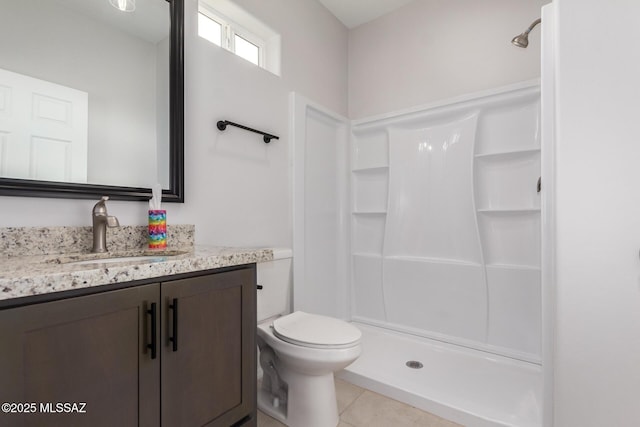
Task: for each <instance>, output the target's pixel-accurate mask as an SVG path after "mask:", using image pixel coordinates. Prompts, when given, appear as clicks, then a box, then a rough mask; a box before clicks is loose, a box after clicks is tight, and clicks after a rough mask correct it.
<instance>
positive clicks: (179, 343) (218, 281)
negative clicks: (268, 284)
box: [161, 267, 256, 427]
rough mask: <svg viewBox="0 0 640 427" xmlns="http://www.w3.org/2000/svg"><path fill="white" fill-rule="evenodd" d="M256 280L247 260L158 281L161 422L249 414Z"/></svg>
mask: <svg viewBox="0 0 640 427" xmlns="http://www.w3.org/2000/svg"><path fill="white" fill-rule="evenodd" d="M255 281H256V278H255V267H251V268H249V267H248V268H243V269H240V270H234V271H229V272H223V273H217V274H212V275H208V276H201V277H196V278H191V279H186V280H178V281H174V282H168V283H162V293H161V294H162V302H163V304H164V308H163V310H164V311H163V313H167V315H166V321H163V327H164V331H163V338H162V339H163V341H164V342H163V345H164V346H165V347H164V349H163V352H162V368H161V369H162V375H161V378H162V386H161V395H162V398H161V407H162V426H163V427H195V426H208V427H213V426H224V427H228V426H229V425H231V424H234V423H235V422H237V421H239V420H241V419H242V418H244V417H246V416H251V417H253V419H255V393H256V391H255V387H256V385H255V383H256V379H255V378H256V373H255V366H256V365H255V360H256V348H255V328H256V318H255V310H256V308H255V298H256V296H255V295H256V282H255ZM176 302H177V310H176Z"/></svg>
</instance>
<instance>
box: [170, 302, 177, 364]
mask: <svg viewBox="0 0 640 427" xmlns="http://www.w3.org/2000/svg"><path fill="white" fill-rule="evenodd" d="M169 309H170V310H171V311H172V312H173V336H172V337H169V341H171V342H172V343H173V351H178V298H174V299H173V301H172V303H171V304H169Z"/></svg>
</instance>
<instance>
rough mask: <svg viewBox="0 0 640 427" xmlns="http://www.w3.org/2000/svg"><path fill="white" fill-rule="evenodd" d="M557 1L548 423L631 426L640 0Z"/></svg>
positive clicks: (634, 409)
mask: <svg viewBox="0 0 640 427" xmlns="http://www.w3.org/2000/svg"><path fill="white" fill-rule="evenodd" d="M554 4H555V6H556V7H557V28H556V30H557V39H556V47H557V59H556V60H557V62H556V66H555V78H556V84H557V86H556V88H557V89H556V101H557V103H556V108H557V113H556V126H557V133H556V147H557V148H556V155H557V157H556V174H557V187H556V188H557V196H556V214H557V255H556V262H557V277H556V281H557V289H556V294H557V301H556V303H557V315H556V344H555V346H556V354H555V399H554V400H555V401H554V403H555V424H554V425H555V426H557V427H601V426H616V427H632V426H638V425H640V405H639V404H638V396H639V395H640V339H639V336H640V260H639V259H638V248H639V247H640V240H639V239H638V236H639V235H640V201H639V200H640V199H639V194H640V189H639V188H638V186H639V185H640V167H639V166H638V165H639V159H640V140H639V138H638V118H639V117H640V103H639V102H638V100H640V86H639V85H638V76H640V56H639V54H638V52H639V50H638V48H637V46H634V45H633V44H631V43H628V41H637V40H638V35H637V28H636V27H637V18H638V16H640V2H638V1H637V0H615V1H612V2H601V1H584V0H555V1H554ZM543 78H544V77H543Z"/></svg>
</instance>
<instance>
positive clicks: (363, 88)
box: [349, 0, 549, 119]
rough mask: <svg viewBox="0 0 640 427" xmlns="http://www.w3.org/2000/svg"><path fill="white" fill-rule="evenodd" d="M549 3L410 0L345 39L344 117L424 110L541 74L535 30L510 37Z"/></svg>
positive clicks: (533, 0)
mask: <svg viewBox="0 0 640 427" xmlns="http://www.w3.org/2000/svg"><path fill="white" fill-rule="evenodd" d="M545 3H549V0H527V1H521V0H516V1H514V0H482V1H477V0H456V1H451V0H428V1H425V0H415V1H413V2H411V3H409V4H408V5H406V6H404V7H402V8H400V9H398V10H396V11H395V12H392V13H391V14H389V15H385V16H383V17H381V18H378V19H376V20H374V21H372V22H370V23H367V24H364V25H361V26H359V27H357V28H355V29H353V30H352V31H351V32H350V33H349V117H350V118H352V119H358V118H362V117H367V116H371V115H375V114H382V113H387V112H390V111H397V110H400V109H404V108H408V107H413V106H417V105H423V104H426V103H429V102H432V101H435V100H440V99H446V98H451V97H454V96H457V95H462V94H466V93H470V92H476V91H480V90H485V89H490V88H494V87H499V86H504V85H508V84H511V83H517V82H521V81H526V80H530V79H533V78H537V77H539V76H540V28H536V29H534V30H533V31H532V32H531V35H530V39H529V41H530V44H529V48H527V49H518V48H515V47H514V46H513V45H512V44H511V39H512V38H513V37H514V36H515V35H516V34H519V33H521V32H522V31H524V30H525V29H526V28H527V26H528V25H529V24H530V23H531V22H533V20H534V19H536V18H539V17H540V8H541V7H542V5H544V4H545Z"/></svg>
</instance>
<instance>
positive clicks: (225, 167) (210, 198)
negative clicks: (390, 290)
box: [0, 0, 347, 246]
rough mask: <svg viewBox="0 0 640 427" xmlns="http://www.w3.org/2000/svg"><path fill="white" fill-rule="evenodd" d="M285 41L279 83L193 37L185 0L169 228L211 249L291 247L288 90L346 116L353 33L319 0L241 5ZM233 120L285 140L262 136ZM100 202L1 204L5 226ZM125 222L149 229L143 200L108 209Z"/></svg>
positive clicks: (75, 216) (64, 221)
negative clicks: (220, 125) (179, 163)
mask: <svg viewBox="0 0 640 427" xmlns="http://www.w3.org/2000/svg"><path fill="white" fill-rule="evenodd" d="M237 3H238V4H239V5H240V6H242V7H244V8H245V9H247V10H248V11H249V12H251V13H252V14H254V15H255V16H256V17H257V18H259V19H261V20H262V21H263V22H264V23H265V24H267V25H268V26H270V27H271V28H273V29H274V30H275V31H276V32H279V33H280V34H281V35H282V69H281V70H282V77H277V76H275V75H273V74H271V73H269V72H268V71H264V70H262V69H259V68H257V67H255V66H253V65H252V64H250V63H248V62H247V61H245V60H243V59H241V58H238V57H236V56H234V55H232V54H231V53H229V52H227V51H225V50H222V49H220V48H218V47H217V46H215V45H212V44H211V43H209V42H207V41H206V40H204V39H200V38H199V37H198V36H197V28H196V13H197V1H196V0H185V12H186V29H185V38H186V41H185V45H186V46H185V61H186V64H185V80H186V82H185V90H186V94H185V104H186V105H185V128H186V129H185V187H186V191H185V200H186V203H184V204H182V205H180V204H167V205H165V207H166V208H167V209H168V214H167V215H168V222H169V223H174V224H175V223H190V224H196V240H197V241H198V242H199V243H205V244H213V245H275V246H290V245H291V229H292V226H291V214H290V212H291V189H290V182H289V175H290V162H289V145H290V141H291V140H290V138H289V136H288V119H289V105H288V96H289V92H290V91H292V90H295V91H297V92H300V93H301V94H304V95H306V96H308V97H309V98H311V99H313V100H315V101H317V102H319V103H320V104H323V105H325V106H326V107H327V108H330V109H332V110H334V111H337V112H340V113H343V114H344V113H346V110H347V90H346V88H347V73H346V69H347V30H346V28H345V27H344V26H343V25H342V24H341V23H340V22H339V21H338V20H337V19H336V18H335V17H333V15H331V14H330V13H329V12H328V11H327V10H326V9H325V8H324V7H322V6H321V5H320V4H319V3H318V2H317V1H315V0H272V1H269V2H264V1H259V0H238V1H237ZM220 119H227V120H232V121H236V122H239V123H244V124H247V125H249V126H252V127H255V128H258V129H263V130H265V131H268V132H271V133H274V134H276V135H279V136H280V137H281V139H280V140H279V141H273V142H272V143H271V144H269V145H266V144H264V143H263V142H262V138H260V137H259V136H258V135H255V134H252V133H248V132H244V131H241V130H239V129H236V128H231V127H229V128H228V129H227V130H226V131H225V132H224V133H221V132H219V131H218V130H217V128H216V122H217V121H218V120H220ZM94 203H95V202H94V201H88V200H84V201H77V200H76V201H74V200H53V199H33V198H17V197H0V227H9V226H37V225H88V224H90V223H91V217H90V210H91V207H92V206H93V204H94ZM108 206H109V213H110V214H112V215H116V216H118V218H119V219H120V223H121V224H127V225H128V224H146V221H147V215H146V209H147V206H148V205H147V204H146V203H145V202H113V201H112V202H109V204H108Z"/></svg>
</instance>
